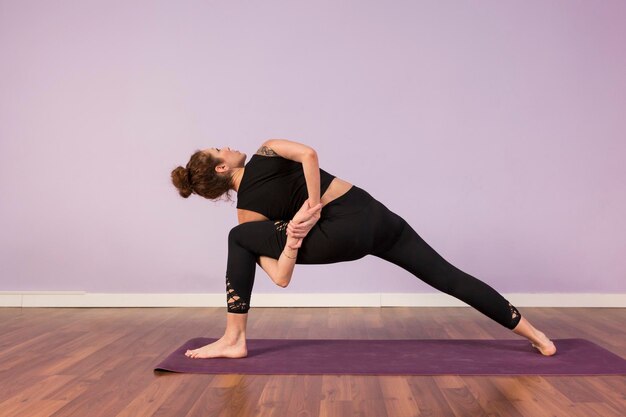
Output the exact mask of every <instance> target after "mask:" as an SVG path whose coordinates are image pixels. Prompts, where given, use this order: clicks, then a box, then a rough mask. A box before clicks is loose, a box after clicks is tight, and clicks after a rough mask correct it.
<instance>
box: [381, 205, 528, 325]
mask: <svg viewBox="0 0 626 417" xmlns="http://www.w3.org/2000/svg"><path fill="white" fill-rule="evenodd" d="M389 213H390V214H389V215H393V216H396V217H397V219H399V220H401V222H402V226H403V227H402V229H401V232H400V233H399V235H397V238H396V241H395V243H394V244H393V245H392V246H391V247H390V248H389V249H385V250H384V251H383V252H376V253H372V255H374V256H377V257H379V258H382V259H384V260H386V261H389V262H392V263H394V264H396V265H398V266H399V267H401V268H404V269H406V270H407V271H409V272H410V273H412V274H413V275H415V276H416V277H418V278H419V279H421V280H422V281H424V282H426V283H427V284H429V285H430V286H432V287H434V288H436V289H438V290H439V291H443V292H445V293H446V294H449V295H451V296H453V297H455V298H458V299H459V300H461V301H463V302H465V303H467V304H469V305H470V306H472V307H474V308H475V309H476V310H478V311H480V312H481V313H483V314H485V315H486V316H488V317H490V318H491V319H493V320H495V321H496V322H498V323H499V324H501V325H502V326H505V327H507V328H509V329H513V328H515V326H517V324H518V323H519V321H520V319H521V315H520V313H519V311H518V310H517V309H516V308H515V307H514V306H513V305H511V303H509V302H508V301H507V300H506V299H505V298H504V297H503V296H502V295H501V294H500V293H498V292H497V291H496V290H495V289H493V288H492V287H490V286H489V285H487V284H486V283H484V282H482V281H481V280H479V279H477V278H475V277H473V276H471V275H470V274H467V273H465V272H463V271H461V270H460V269H458V268H457V267H455V266H454V265H452V264H451V263H450V262H448V261H446V260H445V259H444V258H443V257H442V256H441V255H439V254H438V253H437V252H436V251H435V250H434V249H433V248H432V247H431V246H430V245H428V243H426V242H425V241H424V239H422V238H421V237H420V236H419V235H418V234H417V232H416V231H415V230H413V228H412V227H411V226H410V225H409V224H408V223H407V222H406V221H405V220H404V219H402V218H401V217H400V216H398V215H397V214H395V213H393V212H389ZM397 219H396V220H397Z"/></svg>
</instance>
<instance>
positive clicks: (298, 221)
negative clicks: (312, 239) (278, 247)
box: [287, 199, 322, 249]
mask: <svg viewBox="0 0 626 417" xmlns="http://www.w3.org/2000/svg"><path fill="white" fill-rule="evenodd" d="M321 212H322V203H319V204H317V205H315V206H313V207H309V200H308V199H307V200H306V201H305V202H304V204H302V207H300V210H298V212H297V213H296V214H295V216H293V219H291V220H290V221H289V224H288V225H287V246H289V247H290V248H292V249H297V248H299V247H300V246H302V240H303V239H304V238H305V237H306V235H307V234H308V233H309V231H310V230H311V229H312V228H313V226H315V223H317V221H318V220H319V219H320V217H321Z"/></svg>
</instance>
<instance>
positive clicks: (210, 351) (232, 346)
mask: <svg viewBox="0 0 626 417" xmlns="http://www.w3.org/2000/svg"><path fill="white" fill-rule="evenodd" d="M185 356H187V357H188V358H193V359H204V358H245V357H246V356H248V349H247V347H246V340H245V338H241V339H238V340H237V341H233V340H228V339H226V338H225V337H222V338H220V339H219V340H217V341H215V342H213V343H209V344H208V345H205V346H202V347H200V348H198V349H193V350H187V352H185Z"/></svg>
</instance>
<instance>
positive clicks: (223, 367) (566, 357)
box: [154, 337, 626, 375]
mask: <svg viewBox="0 0 626 417" xmlns="http://www.w3.org/2000/svg"><path fill="white" fill-rule="evenodd" d="M216 340H217V339H215V338H204V337H198V338H195V339H191V340H188V341H187V342H186V343H185V344H183V345H182V346H181V347H179V348H178V349H176V350H175V351H174V352H172V353H171V354H170V355H169V356H167V357H166V358H165V359H164V360H163V361H162V362H161V363H159V364H158V365H157V366H156V367H155V369H154V370H155V371H172V372H190V373H207V374H273V375H277V374H317V375H319V374H351V375H623V374H626V360H624V359H622V358H621V357H619V356H617V355H615V354H613V353H611V352H609V351H608V350H606V349H604V348H603V347H601V346H598V345H596V344H595V343H593V342H590V341H588V340H585V339H554V340H553V342H554V344H555V345H556V348H557V352H556V354H555V355H553V356H543V355H541V354H540V353H539V352H538V351H537V350H535V349H534V348H533V347H532V346H531V345H530V342H528V341H527V340H477V339H452V340H450V339H430V340H428V339H426V340H362V339H359V340H350V339H326V340H319V339H249V340H248V341H247V346H248V356H247V357H245V358H240V359H229V358H213V359H191V358H188V357H186V356H185V352H186V351H187V349H196V348H198V347H200V346H204V345H206V344H207V343H212V342H214V341H216Z"/></svg>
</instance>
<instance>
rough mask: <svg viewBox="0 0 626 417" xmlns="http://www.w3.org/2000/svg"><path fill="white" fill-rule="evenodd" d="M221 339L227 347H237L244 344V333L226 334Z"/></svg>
mask: <svg viewBox="0 0 626 417" xmlns="http://www.w3.org/2000/svg"><path fill="white" fill-rule="evenodd" d="M222 339H223V340H224V341H225V342H226V343H228V344H229V345H238V344H240V343H243V344H245V343H246V333H245V332H226V333H224V336H222Z"/></svg>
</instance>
